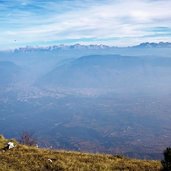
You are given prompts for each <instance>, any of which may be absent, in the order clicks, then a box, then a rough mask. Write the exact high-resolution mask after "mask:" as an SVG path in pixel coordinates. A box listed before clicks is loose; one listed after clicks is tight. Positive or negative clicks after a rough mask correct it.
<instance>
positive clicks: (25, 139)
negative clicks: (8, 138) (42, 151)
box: [19, 132, 37, 146]
mask: <svg viewBox="0 0 171 171" xmlns="http://www.w3.org/2000/svg"><path fill="white" fill-rule="evenodd" d="M19 142H20V143H21V144H24V145H29V146H35V145H36V144H37V141H36V139H35V138H34V136H33V134H31V133H29V132H23V133H22V134H21V136H20V138H19Z"/></svg>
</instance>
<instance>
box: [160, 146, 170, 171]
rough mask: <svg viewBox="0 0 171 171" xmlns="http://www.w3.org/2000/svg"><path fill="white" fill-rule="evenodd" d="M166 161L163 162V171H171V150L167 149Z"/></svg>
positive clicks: (164, 153) (165, 153)
mask: <svg viewBox="0 0 171 171" xmlns="http://www.w3.org/2000/svg"><path fill="white" fill-rule="evenodd" d="M163 155H164V160H162V161H161V163H162V166H163V169H162V171H171V148H170V147H169V148H166V150H164V152H163Z"/></svg>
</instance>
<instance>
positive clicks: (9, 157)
mask: <svg viewBox="0 0 171 171" xmlns="http://www.w3.org/2000/svg"><path fill="white" fill-rule="evenodd" d="M9 141H13V142H14V143H15V144H16V147H15V148H13V149H10V150H7V151H5V152H4V151H3V150H2V148H3V147H4V146H5V144H6V143H7V142H9ZM0 149H1V150H0V171H63V170H64V171H69V170H71V171H110V170H111V171H115V170H116V171H159V170H160V168H161V164H160V162H159V161H148V160H137V159H129V158H125V157H120V156H112V155H104V154H89V153H80V152H71V151H57V150H48V149H39V148H36V147H28V146H25V145H21V144H19V143H17V142H16V141H15V140H7V139H5V138H3V137H2V136H0Z"/></svg>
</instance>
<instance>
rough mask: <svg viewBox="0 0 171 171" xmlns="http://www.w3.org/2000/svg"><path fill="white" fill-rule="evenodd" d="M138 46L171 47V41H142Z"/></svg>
mask: <svg viewBox="0 0 171 171" xmlns="http://www.w3.org/2000/svg"><path fill="white" fill-rule="evenodd" d="M134 47H137V48H171V43H169V42H160V43H149V42H146V43H141V44H139V45H137V46H134Z"/></svg>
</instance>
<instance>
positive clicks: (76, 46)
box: [14, 42, 171, 52]
mask: <svg viewBox="0 0 171 171" xmlns="http://www.w3.org/2000/svg"><path fill="white" fill-rule="evenodd" d="M111 48H119V47H117V46H107V45H103V44H100V45H96V44H94V45H93V44H92V45H81V44H74V45H63V44H62V45H54V46H47V47H39V46H26V47H21V48H18V49H15V50H14V52H18V51H35V50H42V51H53V50H60V49H61V50H62V49H63V50H67V49H111ZM129 48H171V43H169V42H160V43H150V42H145V43H141V44H139V45H136V46H130V47H129Z"/></svg>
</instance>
